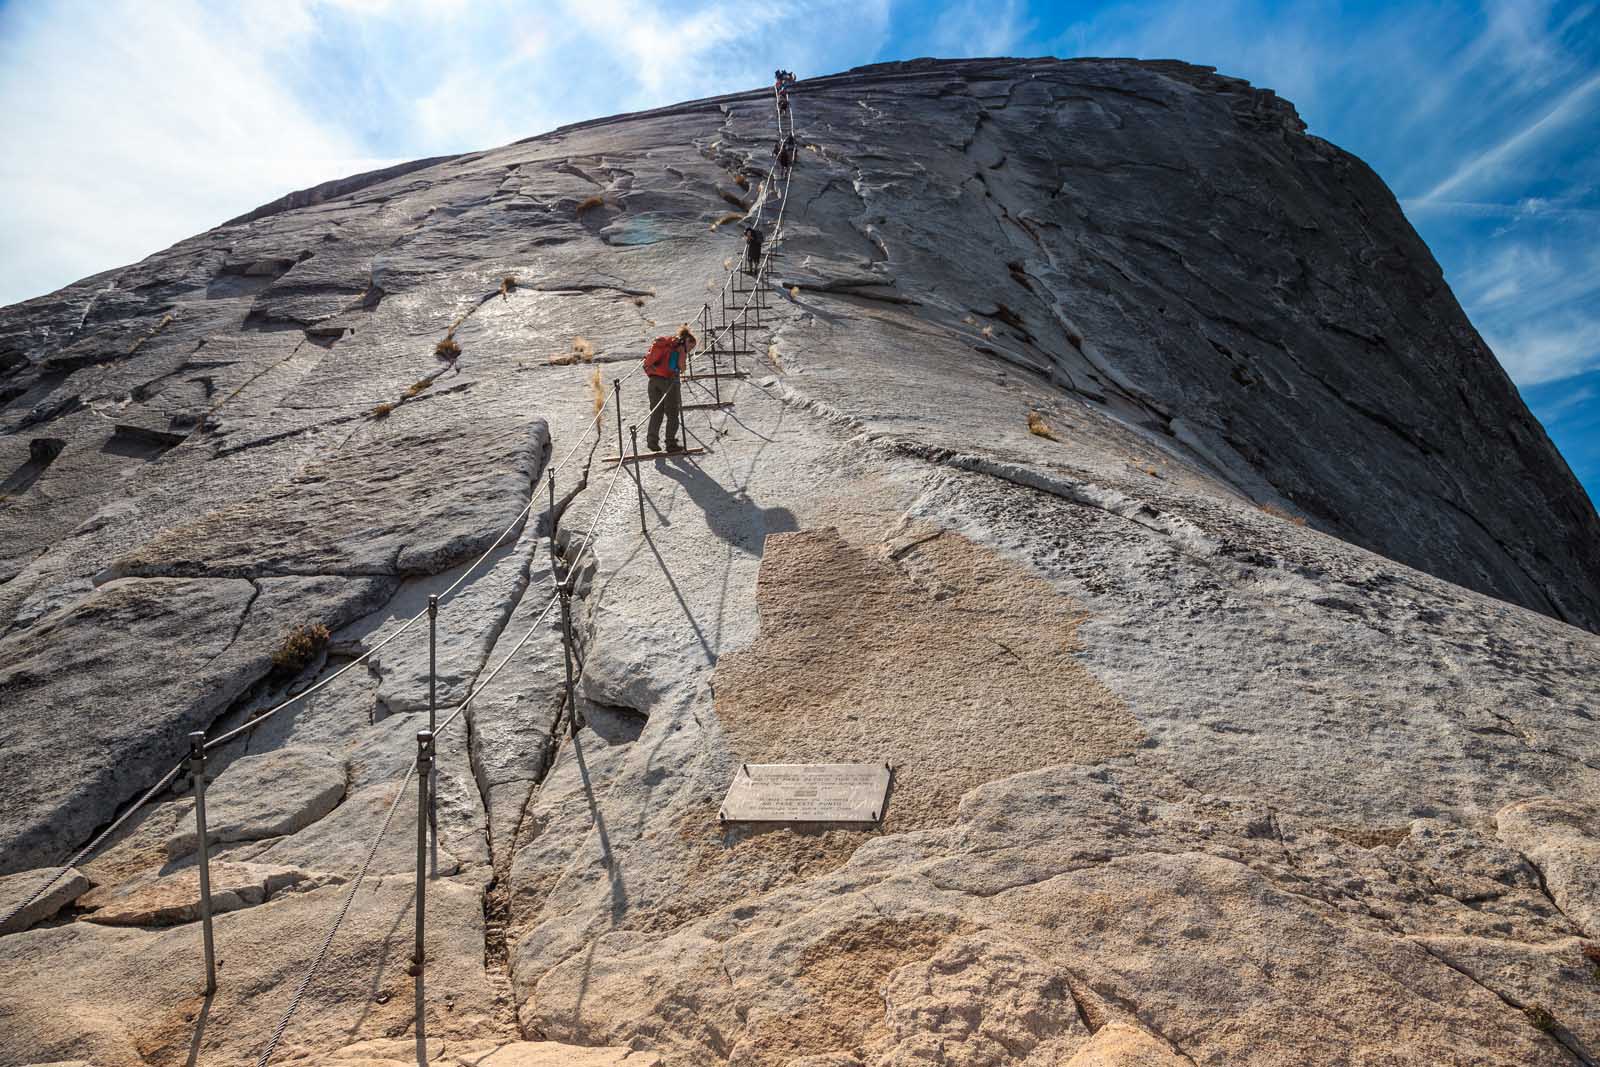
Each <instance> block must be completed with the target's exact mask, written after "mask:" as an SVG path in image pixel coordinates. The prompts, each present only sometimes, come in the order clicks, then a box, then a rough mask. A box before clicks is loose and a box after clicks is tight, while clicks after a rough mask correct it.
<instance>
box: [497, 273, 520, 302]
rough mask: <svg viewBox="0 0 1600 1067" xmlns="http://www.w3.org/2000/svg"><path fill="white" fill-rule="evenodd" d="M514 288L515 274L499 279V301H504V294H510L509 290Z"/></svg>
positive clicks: (515, 283)
mask: <svg viewBox="0 0 1600 1067" xmlns="http://www.w3.org/2000/svg"><path fill="white" fill-rule="evenodd" d="M516 287H517V276H516V275H515V274H507V275H506V276H505V277H504V278H501V279H500V299H501V300H504V299H505V298H506V294H507V293H509V292H511V290H513V289H515V288H516Z"/></svg>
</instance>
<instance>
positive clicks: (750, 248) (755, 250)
mask: <svg viewBox="0 0 1600 1067" xmlns="http://www.w3.org/2000/svg"><path fill="white" fill-rule="evenodd" d="M766 239H767V238H766V235H765V234H764V233H762V232H761V227H760V226H746V227H745V228H744V272H745V273H746V274H751V275H754V274H755V273H756V272H757V271H759V270H760V269H761V244H762V242H763V241H765V240H766Z"/></svg>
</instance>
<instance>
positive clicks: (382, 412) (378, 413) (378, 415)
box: [372, 404, 394, 419]
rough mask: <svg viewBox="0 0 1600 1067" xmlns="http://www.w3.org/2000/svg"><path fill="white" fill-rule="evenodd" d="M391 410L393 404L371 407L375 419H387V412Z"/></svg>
mask: <svg viewBox="0 0 1600 1067" xmlns="http://www.w3.org/2000/svg"><path fill="white" fill-rule="evenodd" d="M393 410H394V405H393V404H379V405H378V406H377V407H375V408H373V409H372V417H373V418H375V419H387V418H388V417H389V412H391V411H393Z"/></svg>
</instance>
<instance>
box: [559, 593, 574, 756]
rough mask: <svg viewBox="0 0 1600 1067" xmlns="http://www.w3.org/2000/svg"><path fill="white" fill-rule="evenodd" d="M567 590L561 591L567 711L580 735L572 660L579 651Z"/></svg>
mask: <svg viewBox="0 0 1600 1067" xmlns="http://www.w3.org/2000/svg"><path fill="white" fill-rule="evenodd" d="M569 600H570V598H569V597H568V595H567V591H566V590H562V591H561V650H562V651H563V652H564V653H565V654H566V657H565V658H566V661H567V712H568V727H569V728H570V729H571V731H572V736H573V737H576V736H577V735H578V693H577V690H576V689H575V688H574V687H573V684H572V661H573V658H574V657H575V656H576V655H577V651H576V650H575V649H574V648H573V645H572V605H571V603H570V602H569Z"/></svg>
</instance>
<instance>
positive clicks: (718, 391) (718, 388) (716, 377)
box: [711, 352, 722, 407]
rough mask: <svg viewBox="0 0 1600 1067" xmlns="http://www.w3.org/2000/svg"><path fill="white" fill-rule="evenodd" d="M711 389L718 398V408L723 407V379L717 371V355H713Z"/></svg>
mask: <svg viewBox="0 0 1600 1067" xmlns="http://www.w3.org/2000/svg"><path fill="white" fill-rule="evenodd" d="M711 389H712V391H713V393H714V394H715V396H716V398H717V406H718V407H721V406H722V378H721V377H720V372H719V371H718V370H717V354H716V353H715V352H713V353H711Z"/></svg>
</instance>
